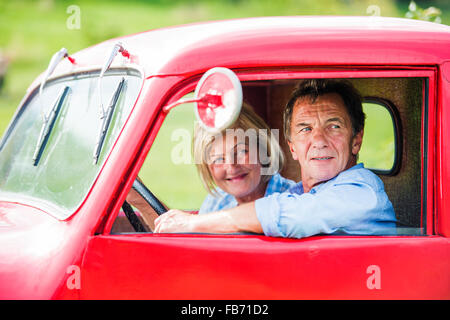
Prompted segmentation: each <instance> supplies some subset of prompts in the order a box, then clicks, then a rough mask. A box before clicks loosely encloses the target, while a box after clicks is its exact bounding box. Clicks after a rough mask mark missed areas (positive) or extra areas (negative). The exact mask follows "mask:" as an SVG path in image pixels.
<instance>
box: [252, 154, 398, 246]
mask: <svg viewBox="0 0 450 320" xmlns="http://www.w3.org/2000/svg"><path fill="white" fill-rule="evenodd" d="M255 209H256V215H257V217H258V220H259V222H260V223H261V226H262V228H263V231H264V234H265V235H267V236H274V237H289V238H303V237H308V236H312V235H316V234H365V235H372V234H395V226H396V224H395V221H396V219H395V213H394V209H393V207H392V203H391V202H390V201H389V199H388V196H387V194H386V192H385V190H384V185H383V182H382V181H381V179H380V178H379V177H378V176H377V175H375V174H374V173H373V172H371V171H370V170H368V169H365V168H364V165H363V164H362V163H360V164H357V165H356V166H354V167H352V168H350V169H348V170H345V171H343V172H341V173H340V174H338V175H337V176H336V177H335V178H333V179H331V180H328V181H327V182H324V183H322V184H319V185H317V186H315V187H314V188H312V189H311V190H310V191H309V192H308V193H305V192H304V191H303V185H302V183H301V182H299V183H298V184H297V185H295V186H294V187H293V188H291V189H289V190H288V191H287V192H284V193H274V194H272V195H270V196H268V197H264V198H261V199H258V200H256V201H255Z"/></svg>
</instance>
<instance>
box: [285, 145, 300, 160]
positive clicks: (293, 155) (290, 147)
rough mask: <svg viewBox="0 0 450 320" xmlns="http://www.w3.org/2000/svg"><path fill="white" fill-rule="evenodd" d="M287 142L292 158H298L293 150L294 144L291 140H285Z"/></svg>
mask: <svg viewBox="0 0 450 320" xmlns="http://www.w3.org/2000/svg"><path fill="white" fill-rule="evenodd" d="M287 144H288V146H289V151H291V154H292V158H293V159H294V160H298V157H297V153H296V152H295V146H294V144H293V143H292V142H291V141H289V140H288V141H287Z"/></svg>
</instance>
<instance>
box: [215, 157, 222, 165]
mask: <svg viewBox="0 0 450 320" xmlns="http://www.w3.org/2000/svg"><path fill="white" fill-rule="evenodd" d="M224 162H225V158H222V157H221V158H214V159H212V163H213V164H221V163H224Z"/></svg>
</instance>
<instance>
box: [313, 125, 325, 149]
mask: <svg viewBox="0 0 450 320" xmlns="http://www.w3.org/2000/svg"><path fill="white" fill-rule="evenodd" d="M311 145H312V146H313V147H314V148H319V149H322V148H325V147H328V140H327V137H326V133H325V131H324V130H323V129H315V130H313V132H312V135H311Z"/></svg>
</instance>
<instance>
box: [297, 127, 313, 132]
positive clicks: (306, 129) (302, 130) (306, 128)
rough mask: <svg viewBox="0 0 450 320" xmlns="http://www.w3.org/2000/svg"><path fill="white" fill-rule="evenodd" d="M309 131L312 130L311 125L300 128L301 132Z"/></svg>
mask: <svg viewBox="0 0 450 320" xmlns="http://www.w3.org/2000/svg"><path fill="white" fill-rule="evenodd" d="M309 131H311V128H309V127H305V128H302V129H300V132H309Z"/></svg>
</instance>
